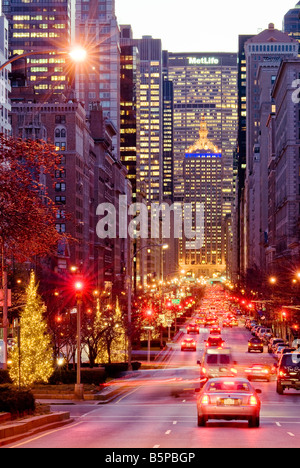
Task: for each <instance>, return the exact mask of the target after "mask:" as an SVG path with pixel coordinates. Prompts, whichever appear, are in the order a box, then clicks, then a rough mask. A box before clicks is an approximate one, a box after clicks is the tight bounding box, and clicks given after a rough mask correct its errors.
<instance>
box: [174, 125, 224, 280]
mask: <svg viewBox="0 0 300 468" xmlns="http://www.w3.org/2000/svg"><path fill="white" fill-rule="evenodd" d="M222 176H223V164H222V152H220V150H219V149H218V148H217V147H216V146H215V144H214V143H213V142H212V141H209V140H208V130H207V126H206V122H205V120H204V118H202V121H201V125H200V132H199V139H198V140H197V141H196V142H195V143H194V145H192V146H191V147H190V148H188V149H187V151H186V153H185V158H184V166H183V178H184V202H185V204H191V205H192V207H193V212H194V213H195V211H196V209H197V208H196V204H197V203H198V204H202V205H203V210H204V211H203V213H204V220H203V227H201V226H200V225H199V226H196V225H195V222H194V230H195V232H197V229H198V232H197V236H198V240H200V245H201V246H200V245H197V242H195V240H193V241H191V240H188V239H185V238H184V239H183V242H182V255H181V259H180V268H184V269H187V270H188V271H189V273H193V274H194V275H195V276H196V277H197V276H207V277H210V278H212V277H213V275H215V274H221V273H224V272H225V269H226V264H225V243H224V242H225V241H224V230H225V226H224V220H223V219H222V217H223V213H222V196H223V194H222V190H223V179H222ZM185 206H186V205H185ZM186 216H187V214H186V213H185V222H186ZM189 216H190V213H189ZM201 229H203V231H201ZM202 243H203V245H202Z"/></svg>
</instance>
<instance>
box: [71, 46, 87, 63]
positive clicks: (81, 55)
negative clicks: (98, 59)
mask: <svg viewBox="0 0 300 468" xmlns="http://www.w3.org/2000/svg"><path fill="white" fill-rule="evenodd" d="M69 56H70V57H71V59H72V60H73V62H76V63H82V62H84V61H85V60H86V58H87V51H86V50H85V49H84V48H83V47H80V46H76V47H74V48H73V49H72V50H71V51H70V52H69Z"/></svg>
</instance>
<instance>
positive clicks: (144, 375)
mask: <svg viewBox="0 0 300 468" xmlns="http://www.w3.org/2000/svg"><path fill="white" fill-rule="evenodd" d="M190 336H191V335H190ZM192 336H193V337H195V339H196V340H197V342H198V344H197V352H196V353H194V352H181V351H180V342H179V343H176V344H173V352H172V355H171V356H170V359H169V362H168V363H167V364H166V363H165V364H164V366H163V368H162V369H159V370H144V371H139V372H138V373H137V376H136V377H135V378H133V379H130V381H129V382H130V384H131V385H132V388H129V390H128V392H127V393H126V394H123V395H122V396H120V397H118V398H117V399H115V400H114V401H113V402H111V403H110V404H107V405H99V404H97V403H94V402H93V403H91V402H89V403H88V402H82V403H76V404H73V405H64V406H62V405H57V406H55V405H53V406H52V409H53V410H55V411H62V410H67V411H70V413H71V417H73V418H74V422H73V423H72V424H70V425H67V426H65V427H63V428H60V429H54V430H51V431H48V432H45V433H42V434H39V435H37V436H34V437H30V438H27V439H24V440H22V441H19V442H17V443H15V444H13V445H11V446H7V447H15V448H18V447H19V448H81V447H82V448H111V449H114V448H115V449H117V448H119V449H121V448H124V449H125V448H127V449H128V448H148V449H153V448H157V449H159V448H161V449H165V448H173V449H174V448H177V449H189V450H191V449H196V448H223V447H224V448H230V447H235V448H251V447H253V448H272V447H274V448H295V447H299V446H300V393H297V392H295V391H293V390H290V391H287V392H286V393H285V394H284V395H283V396H280V395H278V394H277V393H276V385H275V380H272V381H271V382H270V383H268V382H262V381H256V382H253V386H254V387H255V388H259V389H261V390H262V394H261V400H262V410H261V426H260V428H258V429H249V428H248V425H247V422H244V421H241V422H235V421H232V422H231V421H209V422H208V424H207V427H205V428H199V427H197V418H196V414H197V410H196V398H197V396H196V395H197V394H196V393H195V391H194V389H195V388H196V387H197V386H198V385H199V384H198V379H199V366H197V360H198V359H200V357H201V354H202V350H203V341H204V339H206V337H207V336H208V333H207V330H206V329H201V330H200V334H199V335H192ZM222 336H223V338H224V339H225V340H226V345H227V346H230V347H231V348H232V351H233V355H234V359H235V360H236V361H237V363H238V365H237V368H238V370H239V372H240V375H243V373H242V369H243V368H245V367H246V366H247V365H249V364H253V363H264V364H272V363H274V362H275V360H274V358H273V356H272V355H269V354H268V353H267V352H266V347H265V352H264V354H253V353H251V354H248V352H247V342H248V339H249V337H250V336H251V333H250V332H249V331H248V330H246V329H245V328H244V326H243V325H242V323H241V322H240V325H239V327H238V328H237V327H235V328H232V329H224V330H222Z"/></svg>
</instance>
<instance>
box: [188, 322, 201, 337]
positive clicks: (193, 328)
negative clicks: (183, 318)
mask: <svg viewBox="0 0 300 468" xmlns="http://www.w3.org/2000/svg"><path fill="white" fill-rule="evenodd" d="M187 333H188V334H189V333H198V335H199V333H200V327H199V325H197V324H196V323H190V324H189V325H188V326H187Z"/></svg>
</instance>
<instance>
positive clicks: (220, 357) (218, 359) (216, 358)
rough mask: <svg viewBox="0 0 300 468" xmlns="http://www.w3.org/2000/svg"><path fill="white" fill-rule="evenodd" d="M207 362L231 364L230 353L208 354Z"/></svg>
mask: <svg viewBox="0 0 300 468" xmlns="http://www.w3.org/2000/svg"><path fill="white" fill-rule="evenodd" d="M206 362H207V364H212V365H213V364H223V365H227V364H230V357H229V356H228V354H210V355H208V356H207V360H206Z"/></svg>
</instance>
